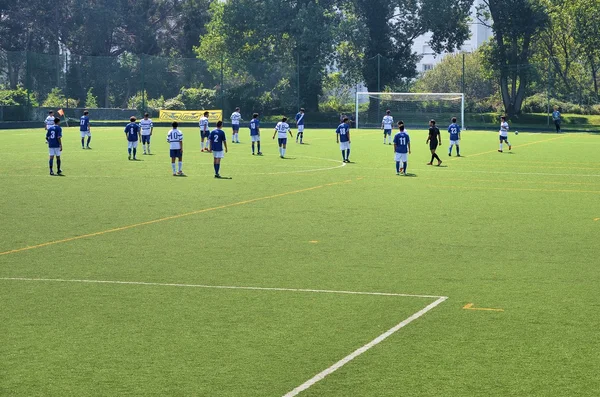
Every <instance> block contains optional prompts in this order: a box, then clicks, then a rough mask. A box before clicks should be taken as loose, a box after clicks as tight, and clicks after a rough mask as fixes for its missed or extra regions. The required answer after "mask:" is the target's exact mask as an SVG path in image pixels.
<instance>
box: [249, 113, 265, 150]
mask: <svg viewBox="0 0 600 397" xmlns="http://www.w3.org/2000/svg"><path fill="white" fill-rule="evenodd" d="M250 140H252V155H253V156H254V143H256V145H257V146H258V153H257V154H258V155H259V156H262V152H261V151H260V120H259V119H258V113H254V114H253V115H252V121H250Z"/></svg>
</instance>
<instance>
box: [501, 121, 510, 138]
mask: <svg viewBox="0 0 600 397" xmlns="http://www.w3.org/2000/svg"><path fill="white" fill-rule="evenodd" d="M500 135H502V136H508V123H507V122H506V121H505V122H503V123H502V124H500Z"/></svg>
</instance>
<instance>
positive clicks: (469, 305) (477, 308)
mask: <svg viewBox="0 0 600 397" xmlns="http://www.w3.org/2000/svg"><path fill="white" fill-rule="evenodd" d="M463 309H465V310H481V311H486V312H503V311H504V309H489V308H483V307H481V308H479V307H473V304H472V303H467V304H466V305H464V306H463Z"/></svg>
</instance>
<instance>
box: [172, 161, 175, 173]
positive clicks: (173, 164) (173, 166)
mask: <svg viewBox="0 0 600 397" xmlns="http://www.w3.org/2000/svg"><path fill="white" fill-rule="evenodd" d="M171 168H172V169H173V173H175V171H176V170H175V163H171Z"/></svg>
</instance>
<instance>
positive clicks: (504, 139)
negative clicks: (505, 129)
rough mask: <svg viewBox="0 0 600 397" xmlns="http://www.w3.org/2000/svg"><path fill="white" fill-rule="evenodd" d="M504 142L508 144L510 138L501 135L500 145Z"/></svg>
mask: <svg viewBox="0 0 600 397" xmlns="http://www.w3.org/2000/svg"><path fill="white" fill-rule="evenodd" d="M502 142H506V143H508V136H502V135H500V143H502Z"/></svg>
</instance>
